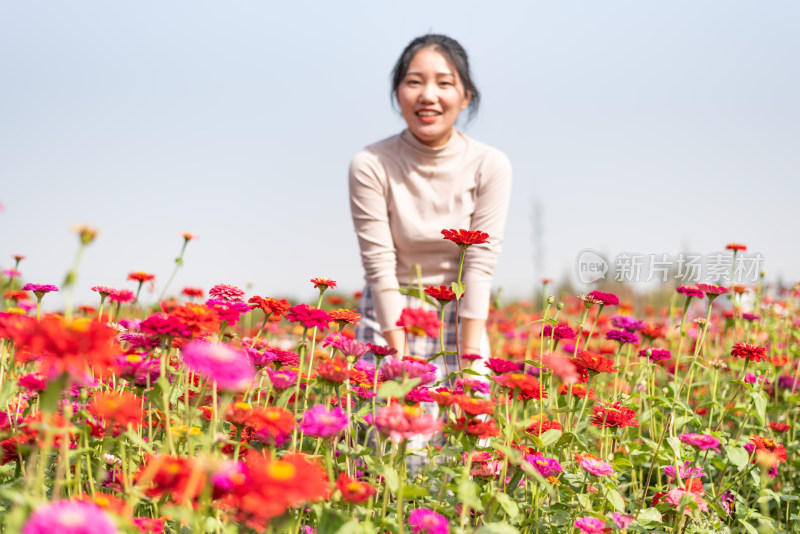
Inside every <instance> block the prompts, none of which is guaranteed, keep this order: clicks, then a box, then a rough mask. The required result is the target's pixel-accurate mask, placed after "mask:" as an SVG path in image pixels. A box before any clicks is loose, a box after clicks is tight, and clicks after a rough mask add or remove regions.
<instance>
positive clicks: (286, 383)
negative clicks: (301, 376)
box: [267, 368, 297, 389]
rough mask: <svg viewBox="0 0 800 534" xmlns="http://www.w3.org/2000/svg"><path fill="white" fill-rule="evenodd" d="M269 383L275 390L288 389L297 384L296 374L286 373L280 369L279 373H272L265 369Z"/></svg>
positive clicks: (292, 372) (270, 370)
mask: <svg viewBox="0 0 800 534" xmlns="http://www.w3.org/2000/svg"><path fill="white" fill-rule="evenodd" d="M267 374H268V375H269V381H270V382H272V387H274V388H275V389H289V388H290V387H292V386H294V384H295V382H297V373H295V372H294V371H287V370H285V369H282V370H280V371H273V370H272V369H269V368H267Z"/></svg>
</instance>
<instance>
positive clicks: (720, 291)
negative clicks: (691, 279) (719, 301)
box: [697, 284, 731, 299]
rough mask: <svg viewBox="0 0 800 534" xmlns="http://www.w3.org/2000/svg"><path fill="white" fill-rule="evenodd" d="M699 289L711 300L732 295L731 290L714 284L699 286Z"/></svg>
mask: <svg viewBox="0 0 800 534" xmlns="http://www.w3.org/2000/svg"><path fill="white" fill-rule="evenodd" d="M697 289H699V290H700V291H702V292H703V293H705V294H706V296H707V297H708V298H709V299H713V298H714V297H718V296H719V295H724V294H725V293H730V292H731V290H730V289H728V288H727V287H723V286H715V285H712V284H697Z"/></svg>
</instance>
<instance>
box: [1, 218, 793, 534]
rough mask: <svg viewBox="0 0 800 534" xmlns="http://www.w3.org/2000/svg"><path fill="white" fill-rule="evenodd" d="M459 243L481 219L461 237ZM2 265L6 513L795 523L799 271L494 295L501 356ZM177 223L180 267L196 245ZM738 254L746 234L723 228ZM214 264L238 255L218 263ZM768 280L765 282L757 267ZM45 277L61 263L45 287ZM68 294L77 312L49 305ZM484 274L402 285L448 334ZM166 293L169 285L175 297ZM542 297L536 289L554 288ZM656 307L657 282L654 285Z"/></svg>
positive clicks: (105, 528) (510, 532) (483, 533)
mask: <svg viewBox="0 0 800 534" xmlns="http://www.w3.org/2000/svg"><path fill="white" fill-rule="evenodd" d="M443 235H444V238H445V239H449V240H450V241H453V243H454V244H453V246H459V247H461V260H462V261H461V263H462V264H463V259H464V257H465V255H468V254H469V253H470V251H469V247H470V246H480V244H481V243H484V242H486V238H487V237H488V236H486V234H481V233H480V232H467V231H463V230H461V231H455V230H445V231H443ZM79 236H80V239H79V249H78V252H77V254H76V257H75V261H74V264H73V266H72V268H71V269H70V271H69V272H68V273H67V276H66V279H65V280H64V282H63V283H62V284H60V285H54V284H39V283H29V282H28V281H27V280H24V279H22V278H21V275H19V273H18V270H17V269H18V268H19V267H20V263H21V262H22V261H24V258H23V257H21V256H16V257H15V261H16V263H15V266H14V268H13V269H8V270H6V271H4V272H3V276H2V277H1V278H0V286H2V287H3V292H4V295H3V296H4V298H3V307H2V311H0V445H1V446H2V448H1V449H0V524H1V525H2V527H1V528H2V529H3V531H5V532H23V533H25V534H38V533H45V532H46V533H48V534H53V533H68V534H80V533H91V534H106V533H113V532H127V533H138V532H143V533H148V532H154V533H162V532H169V533H179V532H181V533H183V532H186V533H188V532H217V533H245V532H275V533H284V532H285V533H291V534H298V533H301V532H302V533H304V534H311V533H314V532H316V533H319V534H327V533H336V532H342V533H347V534H354V533H362V532H363V533H371V532H391V533H398V534H402V533H407V532H412V533H429V534H448V533H450V532H452V533H461V532H476V533H479V534H515V533H582V534H594V533H601V532H647V533H667V532H671V533H710V532H714V533H724V532H746V533H770V532H800V502H798V501H800V475H799V474H798V467H800V458H798V448H799V447H800V444H799V442H798V436H797V433H796V429H797V424H798V413H799V412H800V410H799V408H800V365H799V364H800V348H799V346H798V343H800V314H798V303H797V301H798V297H800V291H799V290H798V286H795V287H794V288H777V289H776V288H770V289H769V290H767V288H765V287H764V286H763V282H762V283H759V284H757V285H753V286H737V285H731V286H716V285H708V284H695V285H691V286H679V287H676V288H669V290H670V295H671V296H670V297H669V298H668V299H667V300H668V302H669V303H668V304H664V305H642V306H641V307H634V306H632V305H631V304H629V303H628V302H626V301H625V299H624V298H620V296H619V295H617V294H615V293H613V292H610V291H601V290H596V291H592V292H590V293H589V294H587V295H558V296H557V298H556V296H553V297H549V296H548V295H547V292H546V289H547V285H546V284H545V285H544V287H543V290H544V291H543V295H544V297H545V298H544V300H543V301H542V302H537V303H534V304H531V303H525V302H519V303H513V304H509V305H506V306H501V307H493V308H492V310H491V315H490V318H489V320H488V322H487V328H488V332H489V336H490V341H491V346H492V357H491V358H482V357H481V356H480V355H474V354H473V355H470V354H458V355H457V361H458V362H459V364H460V365H459V368H458V369H448V372H449V374H446V375H445V374H443V373H442V371H441V370H438V372H437V366H436V365H435V364H436V362H437V361H441V360H442V359H443V358H444V357H445V355H446V354H445V353H444V351H445V347H444V345H443V344H442V345H439V343H438V341H437V343H436V344H435V346H437V347H440V348H441V350H440V351H439V352H437V353H433V354H412V355H402V354H397V353H396V351H395V350H394V349H392V348H390V347H388V346H374V345H366V344H362V343H359V342H358V341H356V340H355V339H354V325H356V324H357V323H358V322H359V321H360V320H361V317H360V315H359V313H358V311H357V309H356V307H357V301H356V300H354V298H353V297H351V296H347V297H344V296H341V295H340V294H338V293H336V282H335V281H334V280H330V279H324V278H315V279H313V280H311V282H310V283H311V284H313V286H314V287H315V288H316V289H317V290H318V293H319V296H318V298H317V299H315V300H314V301H313V302H308V303H303V302H299V303H290V302H288V301H286V300H283V299H280V298H275V297H274V296H266V295H262V296H260V295H248V294H246V293H245V292H244V291H243V290H241V289H239V288H237V287H234V286H231V285H227V284H218V285H216V286H214V287H212V288H208V289H203V288H191V287H187V288H183V289H182V290H180V291H178V290H175V291H174V292H173V293H170V282H171V281H172V279H173V277H174V275H175V273H173V274H172V276H171V277H170V278H169V279H168V280H167V281H166V282H165V283H164V284H163V285H160V287H159V289H160V296H159V298H158V299H157V304H155V305H149V304H145V303H143V302H142V301H141V300H140V296H141V289H142V286H143V284H154V283H155V284H160V281H159V280H156V279H154V276H153V275H152V274H150V273H144V272H131V273H130V274H129V275H128V280H129V286H128V287H125V288H111V287H105V286H94V287H92V290H93V291H94V292H95V294H96V295H97V299H96V302H91V303H83V305H82V306H77V307H75V306H74V305H73V302H72V291H73V290H74V289H75V285H76V283H77V280H78V277H77V273H78V269H79V264H80V257H81V251H82V250H83V249H84V248H85V247H87V246H90V245H91V243H92V241H93V240H94V239H95V237H96V232H94V231H93V230H91V229H89V228H81V229H79ZM193 238H194V236H192V235H191V234H184V235H183V243H182V248H181V250H180V254H179V256H178V258H177V260H176V266H175V271H176V272H177V270H178V269H180V268H181V267H182V266H183V255H184V252H185V250H186V248H187V245H188V244H189V243H190V242H191V241H192V240H193ZM728 249H729V250H730V254H732V255H733V264H734V266H735V264H736V254H737V252H738V251H741V250H744V247H743V246H742V245H737V244H731V245H729V246H728ZM220 274H223V273H220ZM762 281H763V277H762ZM49 282H52V281H49ZM54 291H61V292H65V293H66V306H65V309H64V310H63V312H61V313H58V314H56V313H44V312H43V311H42V306H41V304H42V302H43V301H45V302H46V299H47V298H48V294H49V293H52V292H54ZM465 291H469V287H464V285H463V283H462V282H461V281H460V276H459V280H454V281H453V284H452V286H451V287H450V288H448V287H446V286H441V287H429V288H422V287H420V288H418V289H414V290H411V294H412V295H413V296H415V297H416V299H412V300H417V301H419V300H420V299H425V300H426V301H428V302H429V303H430V304H432V305H435V306H438V307H439V309H440V311H441V313H435V312H425V311H424V310H421V309H416V308H413V307H412V308H409V309H407V310H405V311H404V313H403V315H402V317H401V319H400V321H399V322H398V326H401V327H402V328H403V329H404V330H405V332H406V334H407V335H408V336H421V337H426V336H427V337H432V338H439V337H440V336H441V335H442V334H443V329H444V328H445V326H444V325H443V324H442V322H441V321H440V319H439V318H440V317H443V315H444V313H443V310H444V308H445V307H447V306H457V305H458V299H459V298H460V296H461V295H462V294H463V293H464V292H465ZM171 294H174V295H175V296H169V295H171ZM537 300H538V299H537ZM639 300H641V299H639Z"/></svg>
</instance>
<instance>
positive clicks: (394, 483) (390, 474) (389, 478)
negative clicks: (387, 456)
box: [381, 465, 400, 493]
mask: <svg viewBox="0 0 800 534" xmlns="http://www.w3.org/2000/svg"><path fill="white" fill-rule="evenodd" d="M381 475H383V479H384V480H385V481H386V485H387V486H388V487H389V490H390V491H391V492H392V493H397V488H398V487H400V475H398V474H397V471H396V470H395V469H394V468H393V467H390V466H388V465H387V466H385V467H384V468H383V469H382V470H381Z"/></svg>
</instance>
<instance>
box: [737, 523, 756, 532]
mask: <svg viewBox="0 0 800 534" xmlns="http://www.w3.org/2000/svg"><path fill="white" fill-rule="evenodd" d="M739 523H741V524H742V526H743V527H744V529H745V530H746V531H747V532H749V533H750V534H758V530H756V527H754V526H753V525H751V524H750V523H748V522H747V521H745V520H744V519H739Z"/></svg>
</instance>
